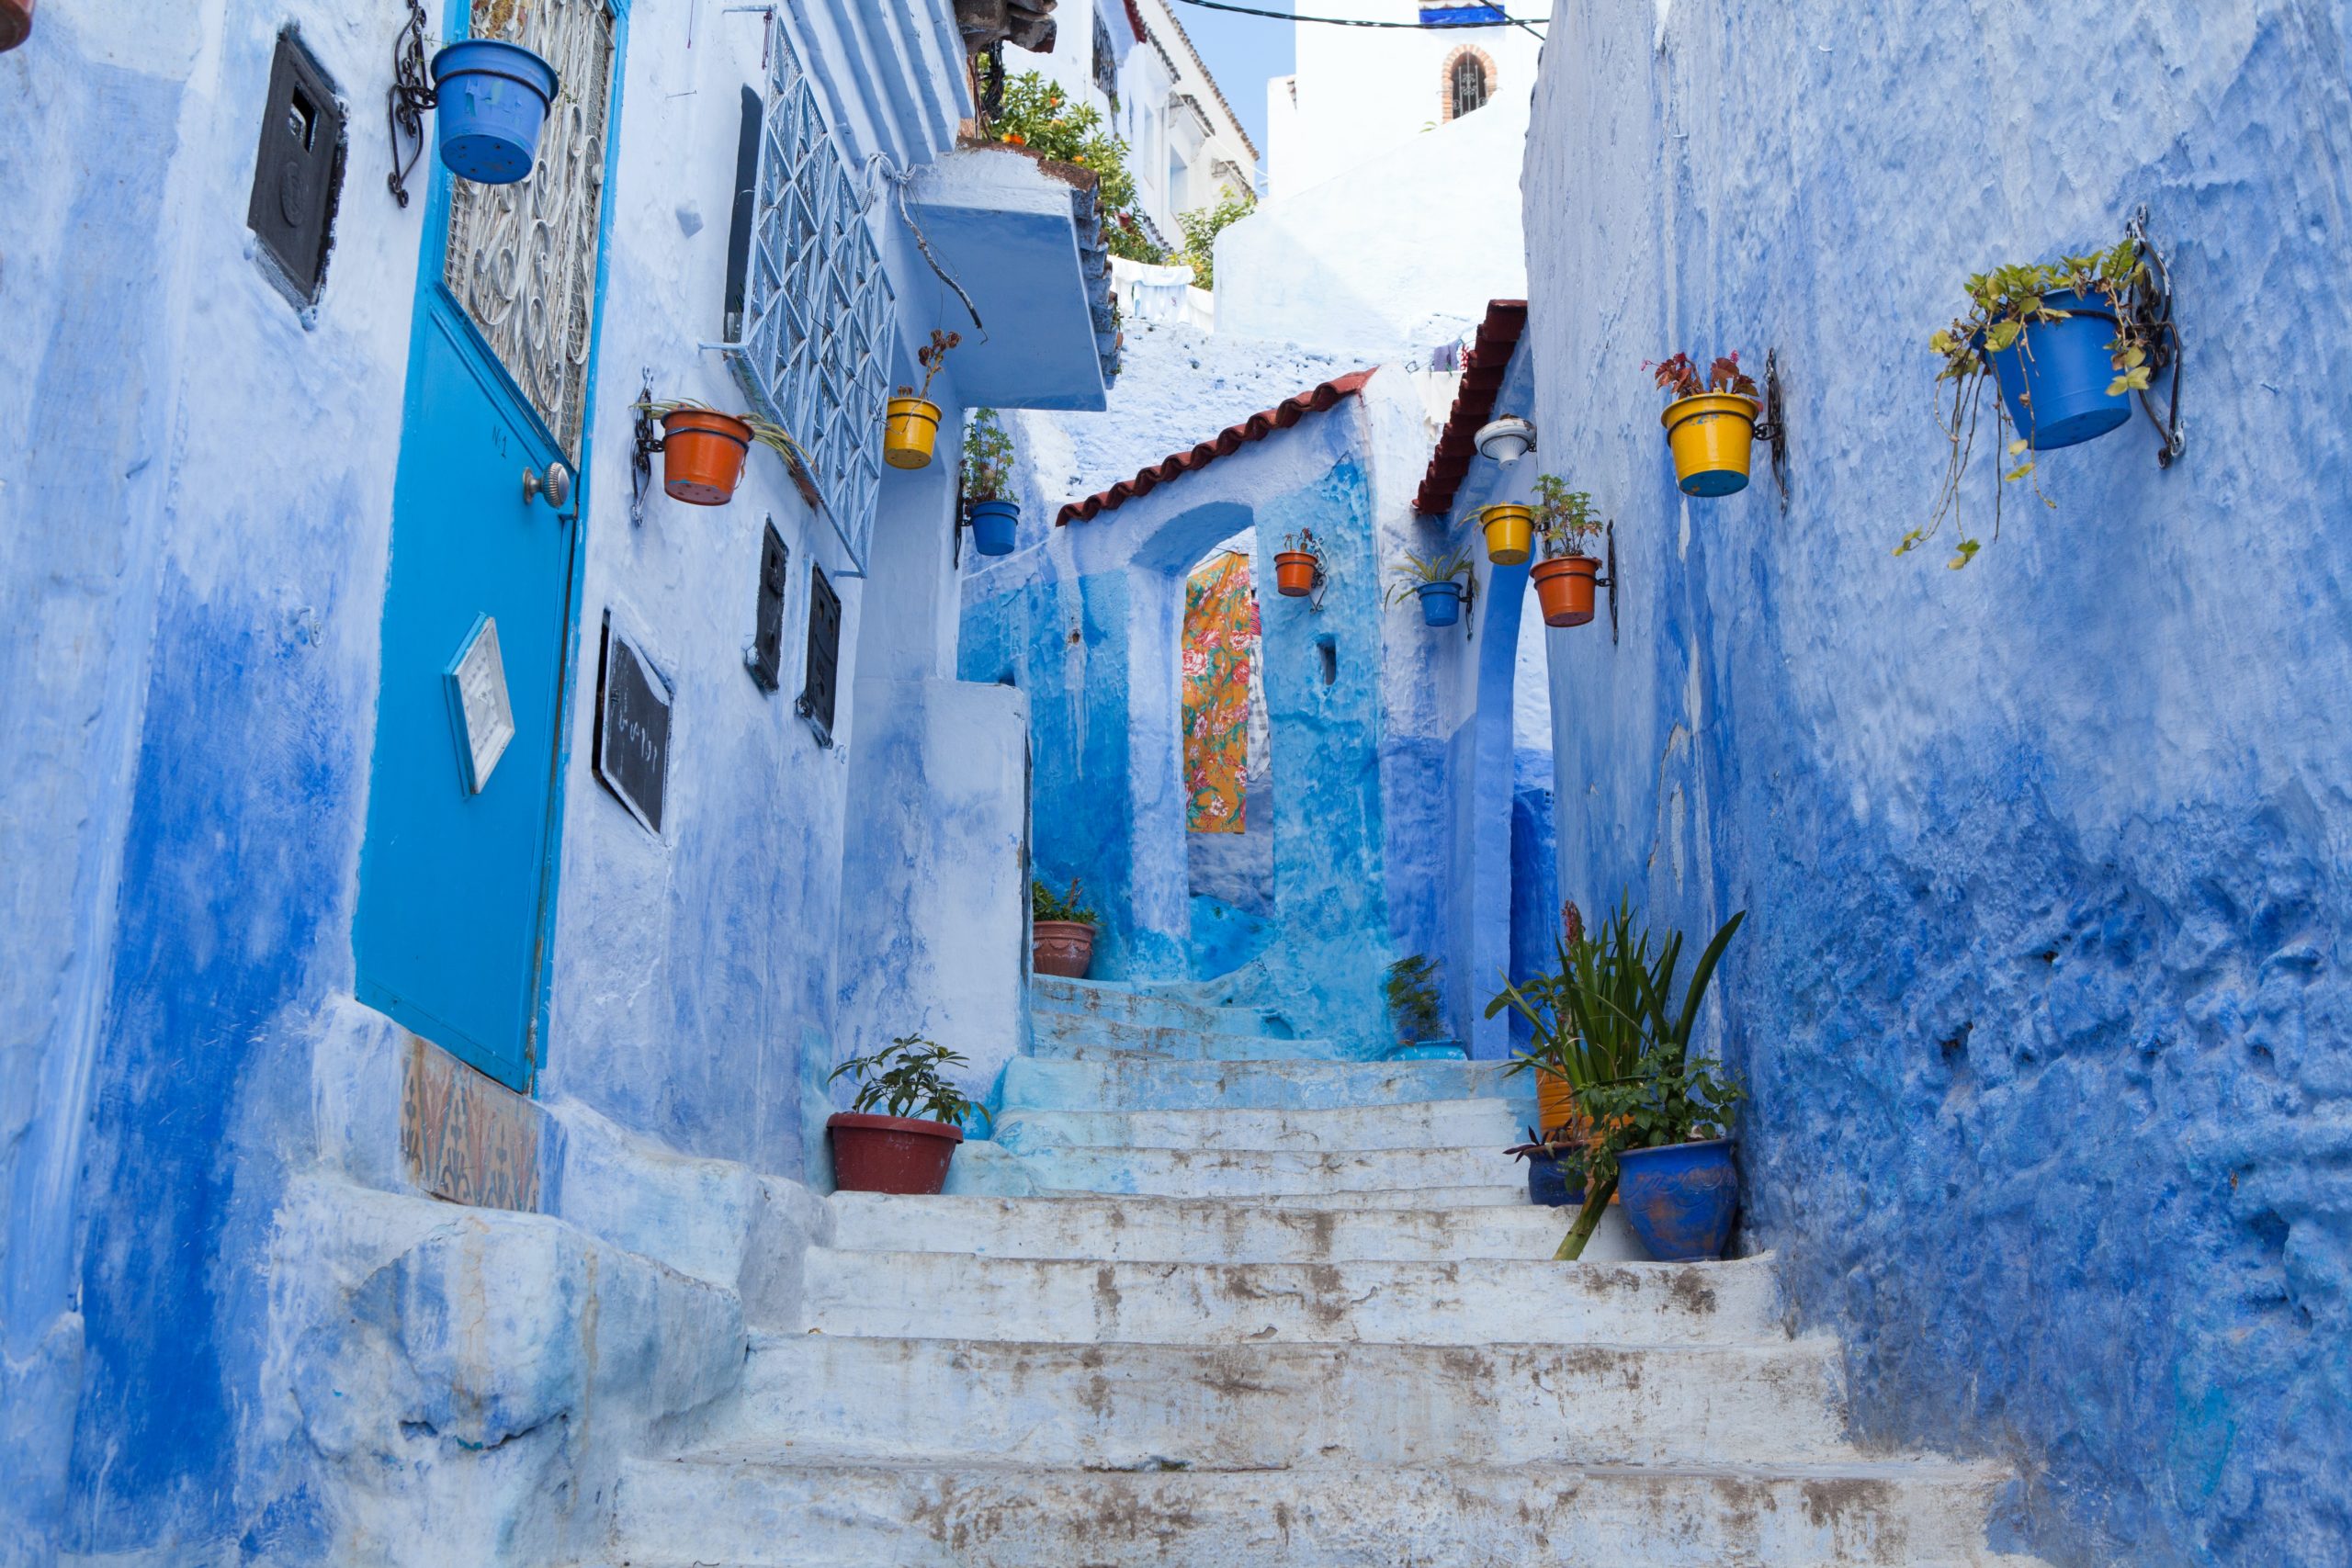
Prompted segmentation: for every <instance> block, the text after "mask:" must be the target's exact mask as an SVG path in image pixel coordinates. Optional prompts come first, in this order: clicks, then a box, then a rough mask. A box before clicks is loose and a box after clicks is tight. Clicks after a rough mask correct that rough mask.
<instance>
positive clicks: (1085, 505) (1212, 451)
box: [1054, 369, 1372, 528]
mask: <svg viewBox="0 0 2352 1568" xmlns="http://www.w3.org/2000/svg"><path fill="white" fill-rule="evenodd" d="M1371 379H1372V371H1371V370H1369V369H1366V370H1351V371H1349V372H1348V373H1347V374H1346V375H1344V376H1338V377H1334V378H1331V379H1330V380H1329V381H1326V382H1324V383H1323V384H1322V385H1321V386H1319V387H1317V388H1315V389H1313V390H1312V391H1306V392H1301V393H1299V394H1298V396H1296V397H1295V398H1284V399H1283V400H1282V401H1281V402H1279V403H1276V404H1275V405H1274V406H1273V407H1272V408H1270V409H1268V410H1266V411H1265V412H1262V413H1253V414H1251V415H1250V417H1249V418H1248V419H1245V420H1243V421H1242V422H1241V423H1239V424H1228V425H1227V426H1226V427H1225V428H1224V429H1223V430H1222V431H1219V432H1218V433H1217V434H1215V435H1213V436H1211V437H1210V438H1209V439H1208V440H1206V441H1204V442H1202V443H1201V444H1200V445H1199V446H1194V447H1193V448H1191V449H1190V450H1189V451H1183V452H1176V453H1171V454H1170V455H1169V456H1168V457H1163V458H1161V459H1160V460H1159V462H1157V463H1154V464H1152V465H1150V466H1149V467H1148V468H1142V469H1139V470H1137V471H1136V477H1135V478H1133V479H1121V480H1120V481H1119V482H1118V483H1117V484H1114V485H1113V486H1112V487H1111V488H1110V489H1109V490H1104V491H1096V492H1095V493H1093V494H1092V495H1090V496H1088V497H1087V498H1086V499H1085V500H1084V501H1073V502H1070V503H1069V505H1067V506H1065V507H1063V508H1062V509H1061V511H1060V512H1058V513H1056V514H1055V516H1054V526H1056V527H1057V528H1058V527H1060V526H1061V525H1064V524H1066V523H1069V522H1070V521H1071V520H1072V519H1076V520H1078V521H1080V522H1089V523H1091V522H1092V521H1093V520H1094V519H1095V518H1096V517H1098V516H1100V515H1102V514H1103V513H1105V512H1108V511H1110V510H1111V509H1112V508H1113V507H1115V506H1119V505H1121V504H1123V503H1125V502H1129V501H1133V500H1134V499H1135V498H1136V497H1137V496H1140V495H1149V494H1150V493H1151V492H1152V491H1155V490H1157V489H1159V487H1160V486H1161V485H1163V484H1166V483H1167V482H1168V481H1169V480H1170V479H1174V478H1176V477H1177V476H1178V475H1180V474H1189V473H1193V472H1195V471H1197V470H1199V469H1202V468H1207V467H1208V466H1209V465H1210V464H1211V463H1214V462H1216V460H1217V459H1218V458H1219V457H1230V456H1231V455H1232V454H1234V453H1236V452H1238V451H1239V450H1241V448H1242V447H1243V446H1246V445H1248V444H1249V443H1250V442H1252V441H1262V440H1264V439H1265V438H1266V437H1267V436H1269V435H1271V434H1273V433H1274V432H1275V431H1277V430H1288V429H1289V428H1290V427H1291V426H1292V425H1294V424H1296V423H1298V422H1299V421H1300V420H1302V419H1305V418H1306V416H1307V415H1308V414H1311V413H1321V412H1323V411H1324V410H1325V409H1328V408H1329V407H1330V406H1331V405H1332V404H1333V403H1336V402H1338V401H1339V400H1340V399H1341V398H1345V397H1351V396H1353V395H1354V394H1355V393H1357V392H1360V391H1362V390H1363V384H1364V383H1365V382H1366V381H1369V380H1371Z"/></svg>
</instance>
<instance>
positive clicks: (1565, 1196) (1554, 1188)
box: [1527, 1155, 1584, 1209]
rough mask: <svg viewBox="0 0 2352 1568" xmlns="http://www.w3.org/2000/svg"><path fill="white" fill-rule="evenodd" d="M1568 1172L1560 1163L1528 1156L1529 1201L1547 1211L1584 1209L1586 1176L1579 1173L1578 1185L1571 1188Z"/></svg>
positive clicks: (1538, 1156) (1537, 1156) (1577, 1177)
mask: <svg viewBox="0 0 2352 1568" xmlns="http://www.w3.org/2000/svg"><path fill="white" fill-rule="evenodd" d="M1569 1179H1570V1178H1569V1176H1568V1172H1567V1170H1566V1168H1564V1167H1563V1166H1562V1165H1561V1164H1560V1162H1559V1161H1557V1160H1553V1159H1546V1158H1544V1156H1542V1155H1530V1156H1527V1201H1529V1202H1531V1203H1540V1204H1542V1205H1543V1206H1544V1207H1545V1208H1547V1209H1581V1208H1582V1207H1584V1176H1583V1173H1582V1172H1580V1171H1579V1172H1578V1173H1577V1176H1576V1177H1575V1181H1576V1183H1577V1184H1576V1185H1575V1186H1574V1187H1570V1186H1569V1185H1568V1182H1569Z"/></svg>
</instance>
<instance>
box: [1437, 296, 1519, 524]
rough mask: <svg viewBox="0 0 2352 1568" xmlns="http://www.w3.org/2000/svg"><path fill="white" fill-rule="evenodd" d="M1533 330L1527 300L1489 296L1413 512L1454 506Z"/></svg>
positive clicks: (1444, 510) (1441, 510)
mask: <svg viewBox="0 0 2352 1568" xmlns="http://www.w3.org/2000/svg"><path fill="white" fill-rule="evenodd" d="M1526 330H1527V301H1526V300H1524V299H1489V300H1487V319H1486V320H1485V321H1481V322H1479V323H1478V336H1477V340H1476V342H1474V343H1473V344H1471V345H1470V352H1469V354H1468V355H1465V356H1464V359H1463V361H1462V386H1461V388H1460V389H1459V390H1457V391H1456V392H1455V393H1454V394H1453V412H1451V413H1449V414H1447V415H1446V416H1445V429H1444V430H1443V431H1442V432H1440V433H1439V435H1438V438H1437V450H1436V451H1435V452H1432V453H1430V466H1429V471H1428V472H1427V473H1425V474H1423V475H1422V476H1421V488H1420V489H1419V491H1416V492H1415V493H1414V496H1413V510H1414V511H1416V512H1426V513H1430V514H1432V515H1436V516H1442V515H1443V514H1444V513H1448V512H1451V511H1453V492H1454V491H1456V490H1457V489H1459V488H1460V487H1461V484H1462V476H1463V475H1464V474H1465V473H1467V472H1468V471H1469V469H1470V459H1471V458H1473V457H1476V456H1477V455H1478V446H1477V443H1476V440H1475V439H1473V438H1474V437H1475V436H1476V434H1478V427H1479V426H1480V425H1482V424H1485V423H1487V421H1488V420H1489V419H1491V418H1493V417H1494V412H1495V394H1496V393H1498V392H1499V391H1501V390H1502V389H1503V372H1505V371H1506V370H1509V369H1510V356H1511V352H1512V351H1513V350H1514V349H1516V348H1517V347H1518V346H1519V334H1520V333H1523V332H1525V331H1526Z"/></svg>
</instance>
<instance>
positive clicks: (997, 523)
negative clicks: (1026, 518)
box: [972, 501, 1021, 556]
mask: <svg viewBox="0 0 2352 1568" xmlns="http://www.w3.org/2000/svg"><path fill="white" fill-rule="evenodd" d="M1020 527H1021V503H1020V502H1013V501H976V502H972V547H973V548H974V549H976V550H978V551H979V552H980V554H982V555H984V556H1009V555H1011V554H1012V536H1013V535H1014V534H1015V533H1017V532H1019V530H1020Z"/></svg>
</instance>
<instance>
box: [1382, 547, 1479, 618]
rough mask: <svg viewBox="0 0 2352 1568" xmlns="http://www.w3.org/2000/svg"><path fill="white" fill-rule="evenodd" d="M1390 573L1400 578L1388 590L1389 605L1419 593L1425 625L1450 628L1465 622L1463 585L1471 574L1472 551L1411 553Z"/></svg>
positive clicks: (1392, 568) (1399, 561)
mask: <svg viewBox="0 0 2352 1568" xmlns="http://www.w3.org/2000/svg"><path fill="white" fill-rule="evenodd" d="M1389 570H1391V571H1393V572H1395V573H1396V575H1397V581H1396V583H1395V584H1394V585H1392V586H1391V587H1390V588H1389V590H1388V595H1387V602H1388V603H1389V604H1397V602H1399V601H1400V600H1402V599H1403V598H1404V597H1405V595H1407V594H1408V593H1411V594H1417V595H1419V598H1420V601H1421V621H1422V623H1423V624H1424V625H1426V626H1453V625H1454V624H1455V623H1456V622H1458V621H1460V620H1461V619H1462V583H1463V580H1464V578H1466V577H1467V576H1468V575H1469V572H1470V556H1469V552H1467V551H1465V550H1455V551H1453V552H1452V553H1451V554H1448V555H1439V554H1437V553H1436V552H1435V551H1431V552H1430V554H1428V555H1422V554H1419V552H1408V553H1407V554H1406V555H1405V557H1404V558H1402V559H1400V560H1398V561H1397V563H1396V565H1395V566H1393V567H1391V568H1390V569H1389Z"/></svg>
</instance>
